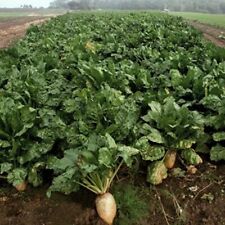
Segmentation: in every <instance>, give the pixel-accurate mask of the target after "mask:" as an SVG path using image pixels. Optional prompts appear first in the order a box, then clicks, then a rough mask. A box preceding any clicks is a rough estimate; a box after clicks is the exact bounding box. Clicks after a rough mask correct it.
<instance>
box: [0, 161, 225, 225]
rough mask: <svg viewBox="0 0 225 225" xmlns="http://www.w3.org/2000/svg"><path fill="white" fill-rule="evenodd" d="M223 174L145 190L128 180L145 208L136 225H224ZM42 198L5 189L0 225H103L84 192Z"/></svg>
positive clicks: (202, 174) (139, 180)
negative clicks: (141, 195) (136, 188)
mask: <svg viewBox="0 0 225 225" xmlns="http://www.w3.org/2000/svg"><path fill="white" fill-rule="evenodd" d="M224 171H225V166H224V165H223V166H218V167H217V166H213V165H211V164H205V165H204V166H201V168H199V170H198V172H197V174H195V175H186V176H185V177H182V178H181V177H180V178H177V177H176V178H175V177H174V176H169V178H168V179H167V180H166V181H164V183H163V184H161V185H159V186H157V187H153V186H151V187H150V188H149V185H148V184H146V183H145V178H144V177H143V176H141V177H140V174H139V175H138V176H137V177H136V178H135V179H134V180H135V182H136V185H138V186H140V187H141V189H140V191H141V190H143V193H144V195H145V198H146V199H147V200H148V202H149V216H148V217H147V218H143V219H142V220H141V221H139V222H138V223H137V224H136V225H224V224H225V174H224ZM123 182H125V183H127V182H128V181H127V180H125V181H123ZM0 185H1V186H2V184H0ZM45 192H46V188H43V187H42V188H31V187H29V188H28V190H27V191H26V192H25V193H22V194H21V193H17V192H16V191H15V190H14V189H12V188H9V187H5V188H2V189H0V208H1V210H0V224H1V225H31V224H32V225H104V224H103V222H101V221H100V219H98V217H97V213H96V211H95V209H94V197H95V196H94V195H92V194H91V193H89V192H88V191H85V190H84V191H80V192H78V193H75V194H71V195H68V196H65V195H63V194H53V196H52V198H51V199H48V198H47V197H46V195H45ZM166 220H167V221H166ZM118 225H120V224H118ZM127 225H129V224H127Z"/></svg>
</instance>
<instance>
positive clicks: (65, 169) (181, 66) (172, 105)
mask: <svg viewBox="0 0 225 225" xmlns="http://www.w3.org/2000/svg"><path fill="white" fill-rule="evenodd" d="M221 52H222V51H219V50H218V51H215V49H214V48H212V46H210V45H208V44H207V43H205V42H204V40H203V39H202V36H201V35H200V34H199V32H197V31H196V30H194V29H193V28H192V27H190V26H188V25H187V24H186V22H184V21H183V20H182V19H180V18H179V19H178V18H175V17H171V16H168V15H159V14H157V15H156V14H150V13H146V12H140V13H129V12H121V13H107V14H106V13H98V14H95V13H76V14H67V15H63V16H59V17H57V18H54V19H52V20H50V21H48V22H47V23H45V24H44V25H43V26H40V27H35V26H34V27H32V28H31V29H30V30H28V32H27V35H26V36H25V38H24V39H22V40H20V41H18V43H17V44H15V45H14V46H12V47H10V48H8V49H4V50H0V173H1V174H2V175H3V176H6V177H8V180H9V182H10V183H12V184H13V185H15V184H17V183H19V182H21V181H22V180H23V181H26V182H28V183H31V184H32V185H33V186H38V185H41V183H42V181H43V177H42V174H44V173H45V171H46V170H51V172H52V173H53V177H52V184H51V187H50V189H49V192H48V194H49V195H50V194H51V192H52V191H60V192H64V193H67V194H68V193H70V192H72V191H77V190H78V189H79V187H80V184H81V183H82V181H83V180H84V179H86V178H88V177H90V176H93V174H98V175H99V177H100V178H102V177H104V176H107V174H108V173H109V171H114V170H115V168H117V166H118V165H119V164H120V163H121V161H122V162H124V164H126V165H127V166H128V167H131V166H132V163H133V159H134V157H136V156H137V155H139V154H140V155H141V157H139V158H142V160H146V161H157V160H161V159H163V157H164V155H165V152H166V151H167V150H168V149H175V150H177V151H178V152H179V151H180V150H181V151H182V154H185V155H186V154H187V153H188V154H189V152H190V149H192V150H191V152H190V153H191V155H193V154H194V155H195V157H193V158H197V156H196V154H197V153H195V151H198V152H205V153H209V154H210V155H211V158H212V159H213V160H216V161H217V160H221V159H224V156H223V150H221V149H223V147H224V132H225V123H224V121H225V120H224V118H225V110H224V109H225V97H224V96H225V88H224V87H225V79H224V75H225V62H224V57H222V56H221ZM218 144H219V145H220V146H221V148H217V147H215V148H212V149H211V150H210V147H211V146H218ZM183 152H185V153H183ZM188 157H191V158H192V156H188ZM188 157H187V158H188ZM191 162H196V160H194V159H192V160H191ZM153 163H154V162H153ZM158 164H159V165H160V163H159V162H158V161H157V162H156V165H155V166H157V165H158ZM153 165H154V164H153ZM149 168H150V169H149V173H148V177H150V178H148V180H149V181H151V180H152V178H151V173H152V174H154V171H153V170H154V169H153V168H154V166H153V167H149ZM153 183H154V182H153Z"/></svg>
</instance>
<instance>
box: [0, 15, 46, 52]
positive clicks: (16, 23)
mask: <svg viewBox="0 0 225 225" xmlns="http://www.w3.org/2000/svg"><path fill="white" fill-rule="evenodd" d="M47 19H48V18H43V17H24V18H17V19H15V20H10V21H4V22H0V48H6V47H8V46H9V45H10V44H12V43H13V42H15V41H16V40H18V39H19V38H21V37H22V36H24V35H25V32H26V30H27V28H28V27H29V26H31V25H32V24H33V25H37V24H40V23H43V22H45V21H46V20H47Z"/></svg>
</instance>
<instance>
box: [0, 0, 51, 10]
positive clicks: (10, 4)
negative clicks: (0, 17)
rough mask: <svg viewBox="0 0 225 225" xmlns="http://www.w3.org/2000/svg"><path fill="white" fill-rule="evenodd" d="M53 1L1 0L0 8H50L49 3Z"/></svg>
mask: <svg viewBox="0 0 225 225" xmlns="http://www.w3.org/2000/svg"><path fill="white" fill-rule="evenodd" d="M51 1H52V0H0V8H3V7H7V8H14V7H20V5H24V4H26V5H32V6H35V7H40V6H43V7H48V6H49V2H51Z"/></svg>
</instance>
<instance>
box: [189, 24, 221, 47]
mask: <svg viewBox="0 0 225 225" xmlns="http://www.w3.org/2000/svg"><path fill="white" fill-rule="evenodd" d="M190 24H191V25H192V26H193V27H195V28H196V29H198V30H200V31H201V32H202V33H203V35H204V37H205V38H206V39H207V40H209V41H211V42H213V43H214V44H215V45H217V46H219V47H222V48H225V40H223V39H221V38H219V36H220V35H222V34H223V36H225V29H222V28H216V27H213V26H210V25H207V24H203V23H199V22H196V21H190Z"/></svg>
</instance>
